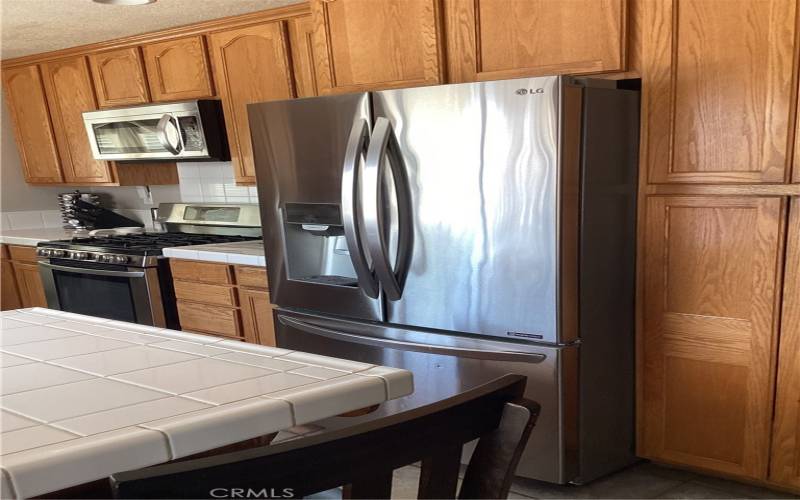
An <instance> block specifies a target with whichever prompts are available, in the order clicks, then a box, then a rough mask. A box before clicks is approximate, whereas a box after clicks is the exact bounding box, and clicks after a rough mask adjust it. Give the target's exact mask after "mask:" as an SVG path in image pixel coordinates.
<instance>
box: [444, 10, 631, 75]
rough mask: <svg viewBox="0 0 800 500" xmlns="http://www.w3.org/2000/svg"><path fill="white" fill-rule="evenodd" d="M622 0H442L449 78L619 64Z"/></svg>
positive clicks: (593, 70)
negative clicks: (564, 0) (560, 0)
mask: <svg viewBox="0 0 800 500" xmlns="http://www.w3.org/2000/svg"><path fill="white" fill-rule="evenodd" d="M625 4H626V0H570V1H568V2H559V1H553V0H445V2H444V10H445V22H446V28H447V29H446V30H445V31H446V32H447V59H448V69H449V75H450V80H451V81H453V82H473V81H481V80H499V79H504V78H521V77H526V76H536V75H552V74H556V73H597V72H601V71H620V70H622V69H624V59H625V58H624V54H625V24H626V5H625Z"/></svg>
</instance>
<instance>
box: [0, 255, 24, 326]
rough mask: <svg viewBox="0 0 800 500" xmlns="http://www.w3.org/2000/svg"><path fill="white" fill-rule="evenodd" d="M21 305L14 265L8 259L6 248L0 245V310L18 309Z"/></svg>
mask: <svg viewBox="0 0 800 500" xmlns="http://www.w3.org/2000/svg"><path fill="white" fill-rule="evenodd" d="M20 307H22V298H21V297H20V295H19V288H18V287H17V278H16V277H15V276H14V266H12V265H11V261H10V260H9V255H8V248H6V246H5V245H1V246H0V311H8V310H9V309H19V308H20Z"/></svg>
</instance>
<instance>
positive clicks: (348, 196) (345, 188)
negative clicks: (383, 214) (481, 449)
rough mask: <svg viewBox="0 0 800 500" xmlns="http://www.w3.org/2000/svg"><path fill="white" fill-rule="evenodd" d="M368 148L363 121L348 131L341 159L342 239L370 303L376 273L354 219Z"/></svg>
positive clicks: (374, 286) (375, 285) (375, 284)
mask: <svg viewBox="0 0 800 500" xmlns="http://www.w3.org/2000/svg"><path fill="white" fill-rule="evenodd" d="M368 144H369V126H368V125H367V121H366V120H364V119H360V120H356V121H355V123H353V128H352V129H351V130H350V138H349V139H348V141H347V151H346V152H345V156H344V165H343V166H342V224H343V225H344V237H345V240H346V241H347V249H348V250H349V253H350V260H351V261H352V263H353V268H354V269H355V271H356V277H357V278H358V284H359V286H360V287H361V290H363V291H364V293H365V294H366V295H367V297H371V298H373V299H376V298H378V290H379V288H378V281H377V278H376V277H375V273H374V272H373V271H372V270H371V269H370V266H369V263H368V262H367V259H366V255H365V252H364V246H363V245H362V243H361V234H360V230H359V224H358V221H357V220H356V215H357V214H359V213H360V212H361V211H360V210H359V207H358V204H359V203H360V202H361V200H360V197H359V196H358V191H357V190H358V175H359V174H358V172H359V161H360V160H361V159H362V158H364V155H365V154H366V150H367V145H368Z"/></svg>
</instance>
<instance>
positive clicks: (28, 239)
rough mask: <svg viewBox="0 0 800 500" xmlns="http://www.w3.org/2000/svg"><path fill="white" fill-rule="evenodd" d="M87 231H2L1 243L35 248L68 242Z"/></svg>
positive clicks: (55, 229) (47, 228) (46, 229)
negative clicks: (52, 243) (41, 245)
mask: <svg viewBox="0 0 800 500" xmlns="http://www.w3.org/2000/svg"><path fill="white" fill-rule="evenodd" d="M87 234H88V233H87V232H86V231H82V232H81V231H75V230H72V229H63V228H60V227H41V228H33V229H2V230H0V243H5V244H7V245H24V246H31V247H35V246H36V244H37V243H40V242H42V241H52V240H68V239H70V238H72V237H73V236H85V235H87Z"/></svg>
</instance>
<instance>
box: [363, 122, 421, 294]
mask: <svg viewBox="0 0 800 500" xmlns="http://www.w3.org/2000/svg"><path fill="white" fill-rule="evenodd" d="M387 158H388V159H389V167H390V169H391V173H392V178H393V180H394V186H395V191H396V193H395V195H396V197H397V212H398V218H399V220H398V235H397V259H396V261H395V267H394V269H392V266H391V263H390V262H389V250H388V244H387V243H386V236H385V235H386V232H385V227H384V220H383V212H384V200H383V196H382V195H381V186H382V184H383V172H384V171H385V169H384V167H385V164H386V159H387ZM364 199H365V200H366V205H365V208H364V222H365V228H366V234H367V249H368V251H369V252H370V255H371V256H372V257H373V262H374V265H375V274H376V275H377V276H378V279H379V280H380V282H381V284H382V285H383V288H384V291H385V292H386V298H388V299H389V300H400V298H401V297H402V295H403V286H404V285H405V279H406V276H407V275H408V271H409V268H410V266H411V251H412V248H413V227H412V214H411V194H410V190H409V183H408V175H407V173H406V168H405V162H404V161H403V156H402V154H401V152H400V146H399V143H398V142H397V138H396V136H395V134H394V130H393V128H392V124H391V122H389V120H387V119H386V118H382V117H381V118H378V119H377V120H376V121H375V128H374V131H373V133H372V140H371V141H370V145H369V150H368V151H367V161H366V165H365V167H364Z"/></svg>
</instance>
